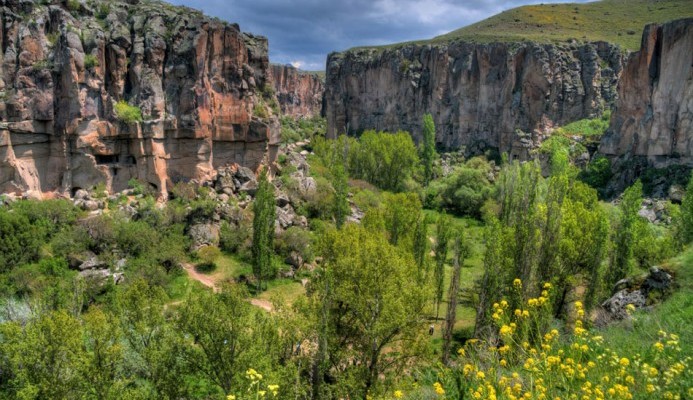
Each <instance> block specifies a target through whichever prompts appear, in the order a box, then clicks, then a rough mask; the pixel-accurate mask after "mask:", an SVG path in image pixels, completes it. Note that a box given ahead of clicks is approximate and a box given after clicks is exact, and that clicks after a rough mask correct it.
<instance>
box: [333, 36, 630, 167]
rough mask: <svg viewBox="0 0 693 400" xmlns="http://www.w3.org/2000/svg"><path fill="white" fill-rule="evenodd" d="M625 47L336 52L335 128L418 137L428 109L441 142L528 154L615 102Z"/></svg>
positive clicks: (464, 46) (465, 46) (458, 46)
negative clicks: (557, 130) (559, 128)
mask: <svg viewBox="0 0 693 400" xmlns="http://www.w3.org/2000/svg"><path fill="white" fill-rule="evenodd" d="M625 57H626V54H625V53H624V52H623V51H621V50H620V49H619V48H618V47H617V46H614V45H611V44H608V43H605V42H596V43H587V44H578V43H575V42H572V43H564V44H536V43H529V42H526V43H492V44H472V43H466V42H451V43H449V44H408V45H402V46H399V47H394V48H385V49H373V48H372V49H356V50H350V51H347V52H344V53H333V54H330V55H329V57H328V61H327V78H326V90H325V111H326V117H327V123H328V136H329V137H334V136H335V135H338V134H341V133H344V132H348V133H349V134H358V133H360V132H361V131H363V130H366V129H376V130H385V131H396V130H406V131H409V132H410V133H411V134H412V136H413V137H414V139H415V140H417V141H418V140H419V139H420V136H421V123H422V117H423V115H424V114H426V113H431V114H432V115H433V119H434V121H435V124H436V143H437V146H438V147H439V148H440V149H458V148H465V149H466V152H467V153H468V154H474V153H479V152H482V151H484V150H486V149H489V148H492V149H497V150H499V151H501V152H508V153H509V154H510V156H511V157H515V158H527V157H529V151H530V150H531V148H533V147H534V146H535V145H536V143H537V142H538V141H540V140H541V138H542V137H543V135H544V134H545V133H547V132H549V131H550V130H551V128H552V127H554V126H556V125H562V124H565V123H567V122H571V121H575V120H578V119H582V118H589V117H595V116H597V115H599V114H600V113H601V112H602V111H603V110H604V109H606V108H608V107H610V106H611V105H612V104H613V102H614V101H615V100H616V84H617V82H618V78H619V76H620V74H621V71H622V68H623V63H624V61H625Z"/></svg>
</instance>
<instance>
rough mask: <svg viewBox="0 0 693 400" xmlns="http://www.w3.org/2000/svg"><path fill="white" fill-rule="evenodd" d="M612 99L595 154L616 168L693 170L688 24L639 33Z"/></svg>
mask: <svg viewBox="0 0 693 400" xmlns="http://www.w3.org/2000/svg"><path fill="white" fill-rule="evenodd" d="M618 95H619V96H618V101H617V102H616V109H615V111H614V113H613V114H612V117H611V125H610V127H609V130H608V131H607V133H606V135H605V136H604V138H603V139H602V142H601V145H600V147H599V151H600V152H601V153H603V154H605V155H607V156H610V157H612V158H614V159H617V160H615V161H617V163H616V164H617V165H618V164H619V163H622V162H623V161H628V160H630V159H633V158H636V159H637V158H646V164H648V165H649V166H654V167H656V168H663V167H668V166H670V165H672V164H684V165H688V166H691V167H693V18H687V19H680V20H676V21H672V22H669V23H666V24H662V25H657V24H652V25H648V26H647V27H645V31H644V33H643V37H642V45H641V48H640V50H639V51H638V52H635V53H633V54H632V55H631V56H630V58H629V59H628V62H627V65H626V67H625V68H624V70H623V73H622V75H621V80H620V82H619V85H618ZM631 180H632V179H631Z"/></svg>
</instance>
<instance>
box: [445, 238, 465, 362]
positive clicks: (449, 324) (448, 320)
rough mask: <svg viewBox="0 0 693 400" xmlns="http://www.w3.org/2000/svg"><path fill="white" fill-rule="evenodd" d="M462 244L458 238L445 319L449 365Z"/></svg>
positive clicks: (446, 359)
mask: <svg viewBox="0 0 693 400" xmlns="http://www.w3.org/2000/svg"><path fill="white" fill-rule="evenodd" d="M461 247H462V244H461V242H460V238H459V237H458V238H457V240H456V241H455V258H454V259H453V264H452V266H453V271H452V279H451V281H450V290H449V292H448V312H447V315H446V317H445V330H444V331H443V364H444V365H448V363H449V361H450V346H451V345H452V331H453V329H454V327H455V320H456V319H457V294H458V292H459V290H460V269H461V262H460V257H461V253H462V249H461Z"/></svg>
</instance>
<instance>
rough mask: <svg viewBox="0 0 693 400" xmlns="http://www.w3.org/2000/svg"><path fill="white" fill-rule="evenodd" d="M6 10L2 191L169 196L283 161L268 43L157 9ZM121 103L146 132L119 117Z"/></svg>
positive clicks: (17, 2)
mask: <svg viewBox="0 0 693 400" xmlns="http://www.w3.org/2000/svg"><path fill="white" fill-rule="evenodd" d="M2 4H3V6H2V7H1V8H0V23H1V24H2V26H1V27H2V29H1V30H0V36H1V37H0V39H1V41H0V43H2V63H1V64H0V69H1V70H0V98H1V99H2V102H1V103H0V193H3V192H25V193H26V192H29V193H36V194H38V195H37V197H38V196H40V194H41V193H46V192H58V193H63V194H69V193H70V192H71V191H72V192H74V191H75V190H76V189H78V188H85V189H86V188H90V187H92V186H94V185H96V184H98V183H101V182H103V183H105V184H106V187H107V188H108V189H109V190H111V191H118V190H121V189H123V188H125V187H126V186H127V182H128V180H130V179H132V178H136V179H139V180H142V181H146V182H149V183H150V184H151V185H152V186H154V187H155V188H156V189H157V190H159V192H160V193H161V194H162V195H163V196H165V195H166V193H167V190H168V189H169V188H170V187H171V185H172V184H173V183H175V182H177V181H181V180H183V181H185V180H190V179H198V180H204V179H209V178H211V177H212V176H213V175H214V174H215V169H216V168H218V167H220V166H223V165H225V164H232V163H238V164H240V165H243V166H248V167H250V168H257V167H258V165H259V164H260V163H262V162H263V161H266V160H269V161H271V160H272V159H273V158H274V157H275V156H276V150H277V146H278V143H279V134H280V127H279V123H278V118H277V117H276V116H274V115H273V112H272V110H271V109H270V107H268V106H267V105H266V104H268V103H271V100H273V99H262V96H263V94H262V90H261V88H263V87H265V85H266V84H270V82H269V76H270V71H269V68H270V67H269V60H268V53H267V40H266V39H265V38H263V37H259V36H253V35H250V34H246V33H242V32H241V31H240V29H239V27H238V25H233V24H227V23H224V22H222V21H220V20H218V19H213V18H208V17H206V16H204V15H202V14H201V13H199V12H198V11H195V10H192V9H188V8H182V7H174V6H171V5H168V4H165V3H159V2H146V3H145V2H139V1H138V0H129V1H127V2H124V1H98V2H95V3H94V2H90V3H88V4H90V5H93V8H92V7H91V6H89V5H87V4H86V3H79V2H62V1H47V2H41V4H39V2H34V1H23V0H8V1H4V2H3V3H2ZM66 4H67V5H66ZM68 5H69V7H68ZM123 101H124V102H127V103H129V104H130V105H132V106H135V107H138V108H139V110H140V111H141V114H142V116H143V118H142V121H141V122H127V121H126V120H125V119H124V118H122V117H119V116H118V115H117V114H116V111H115V109H116V104H117V103H118V102H123ZM121 104H122V103H121Z"/></svg>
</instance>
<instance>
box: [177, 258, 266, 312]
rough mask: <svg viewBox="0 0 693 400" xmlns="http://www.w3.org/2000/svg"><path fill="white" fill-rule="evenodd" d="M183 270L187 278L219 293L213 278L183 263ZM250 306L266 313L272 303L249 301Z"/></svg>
mask: <svg viewBox="0 0 693 400" xmlns="http://www.w3.org/2000/svg"><path fill="white" fill-rule="evenodd" d="M183 269H184V270H185V272H187V273H188V276H189V277H190V278H192V279H194V280H196V281H198V282H200V283H201V284H203V285H205V286H207V287H208V288H212V290H213V291H214V293H217V292H218V291H219V287H218V286H217V281H216V280H215V279H214V277H212V276H209V275H205V274H201V273H199V272H197V271H196V270H195V266H194V265H192V264H189V263H183ZM250 304H252V305H254V306H255V307H260V308H262V309H263V310H265V311H267V312H271V311H272V303H270V302H269V301H267V300H263V299H250Z"/></svg>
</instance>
